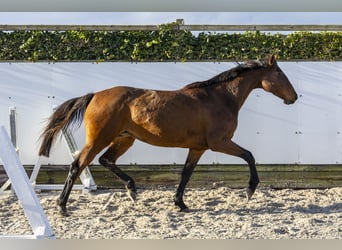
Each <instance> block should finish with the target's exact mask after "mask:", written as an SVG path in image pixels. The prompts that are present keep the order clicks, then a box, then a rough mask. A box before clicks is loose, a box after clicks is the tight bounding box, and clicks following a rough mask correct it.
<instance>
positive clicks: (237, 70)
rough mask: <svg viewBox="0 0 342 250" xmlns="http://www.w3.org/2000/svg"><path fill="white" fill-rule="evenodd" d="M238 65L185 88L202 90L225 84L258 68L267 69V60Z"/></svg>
mask: <svg viewBox="0 0 342 250" xmlns="http://www.w3.org/2000/svg"><path fill="white" fill-rule="evenodd" d="M237 64H238V65H237V66H236V67H234V68H232V69H229V70H227V71H224V72H222V73H220V74H218V75H216V76H214V77H213V78H210V79H209V80H205V81H201V82H193V83H190V84H188V85H186V86H185V87H184V88H187V89H192V88H202V87H208V86H212V85H215V84H218V83H223V82H227V81H231V80H233V79H235V78H236V77H237V76H239V75H240V74H241V73H243V72H246V71H249V70H251V69H257V68H265V67H267V65H268V64H267V60H253V61H248V62H245V63H241V64H240V63H237Z"/></svg>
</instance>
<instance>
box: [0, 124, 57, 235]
mask: <svg viewBox="0 0 342 250" xmlns="http://www.w3.org/2000/svg"><path fill="white" fill-rule="evenodd" d="M0 159H1V161H2V163H3V165H4V168H5V171H6V173H7V175H8V177H9V179H10V180H11V183H12V187H13V189H14V191H15V194H16V195H17V197H18V199H19V201H20V204H21V205H22V207H23V209H24V212H25V215H26V217H27V219H28V221H29V224H30V225H31V227H32V231H33V234H34V235H33V236H32V235H31V236H18V237H22V238H39V239H41V238H54V233H53V231H52V229H51V226H50V224H49V221H48V219H47V217H46V215H45V213H44V210H43V208H42V206H41V204H40V202H39V199H38V197H37V195H36V193H35V192H34V189H33V188H32V185H31V182H30V180H29V178H28V176H27V174H26V172H25V170H24V168H23V166H22V164H21V162H20V160H19V157H18V155H17V153H16V151H15V149H14V148H13V144H12V142H11V139H10V138H9V136H8V134H7V132H6V130H5V128H4V127H3V126H1V127H0ZM0 237H2V238H3V237H8V236H6V235H4V236H0Z"/></svg>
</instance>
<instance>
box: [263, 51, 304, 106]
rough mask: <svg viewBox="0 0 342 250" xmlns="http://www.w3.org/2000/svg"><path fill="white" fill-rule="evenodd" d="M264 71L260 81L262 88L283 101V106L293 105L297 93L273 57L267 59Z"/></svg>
mask: <svg viewBox="0 0 342 250" xmlns="http://www.w3.org/2000/svg"><path fill="white" fill-rule="evenodd" d="M266 70H267V73H266V74H265V76H264V77H263V79H262V80H261V86H262V88H263V89H264V90H266V91H268V92H271V93H273V94H274V95H276V96H278V97H279V98H281V99H283V100H284V103H285V104H292V103H294V102H295V101H296V100H297V97H298V96H297V93H296V91H295V90H294V88H293V86H292V84H291V83H290V81H289V79H288V78H287V76H286V75H285V74H284V72H283V71H282V70H281V69H280V68H279V66H278V64H277V61H276V59H275V56H274V55H272V56H270V57H269V58H268V59H267V68H266Z"/></svg>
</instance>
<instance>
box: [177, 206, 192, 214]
mask: <svg viewBox="0 0 342 250" xmlns="http://www.w3.org/2000/svg"><path fill="white" fill-rule="evenodd" d="M179 212H182V213H189V212H190V209H189V208H188V207H185V208H181V209H180V210H179Z"/></svg>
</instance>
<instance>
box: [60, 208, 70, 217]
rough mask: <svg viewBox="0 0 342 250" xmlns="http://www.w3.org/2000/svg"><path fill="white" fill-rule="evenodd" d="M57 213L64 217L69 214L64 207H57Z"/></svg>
mask: <svg viewBox="0 0 342 250" xmlns="http://www.w3.org/2000/svg"><path fill="white" fill-rule="evenodd" d="M59 213H60V214H61V215H62V216H64V217H69V216H70V214H69V213H68V210H67V209H66V207H59Z"/></svg>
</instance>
